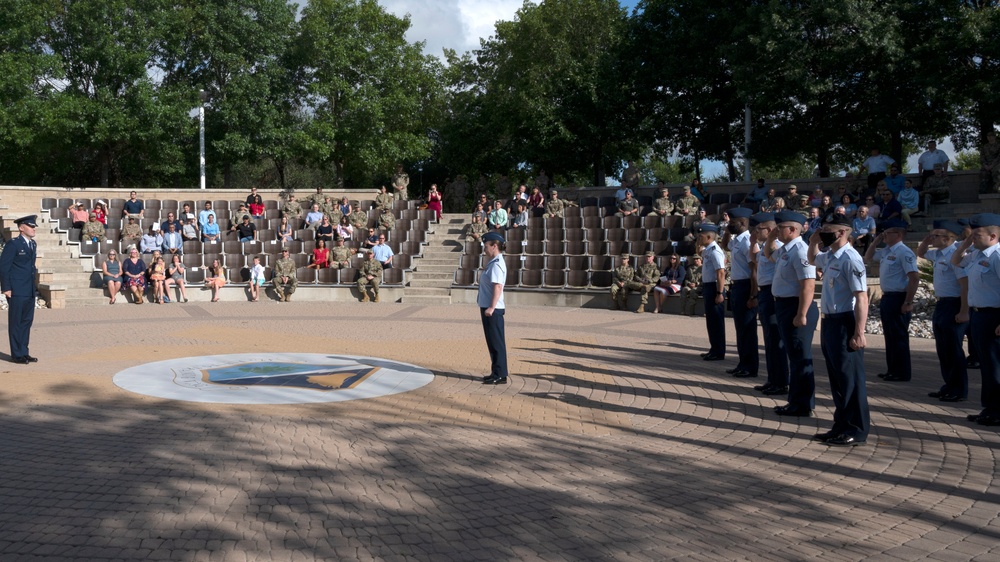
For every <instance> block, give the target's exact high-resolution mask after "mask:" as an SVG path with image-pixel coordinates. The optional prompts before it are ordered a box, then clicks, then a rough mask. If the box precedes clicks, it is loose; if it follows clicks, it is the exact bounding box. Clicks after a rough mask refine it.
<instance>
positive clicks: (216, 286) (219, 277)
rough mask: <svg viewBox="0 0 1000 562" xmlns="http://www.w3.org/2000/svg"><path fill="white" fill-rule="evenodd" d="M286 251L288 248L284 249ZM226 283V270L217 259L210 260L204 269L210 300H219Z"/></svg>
mask: <svg viewBox="0 0 1000 562" xmlns="http://www.w3.org/2000/svg"><path fill="white" fill-rule="evenodd" d="M285 251H286V252H287V251H288V250H285ZM225 285H226V272H225V271H223V269H222V264H221V263H219V260H212V265H211V266H210V267H208V268H206V269H205V287H207V288H209V289H211V290H212V302H219V298H220V297H221V296H222V293H221V292H220V291H221V290H222V287H224V286H225Z"/></svg>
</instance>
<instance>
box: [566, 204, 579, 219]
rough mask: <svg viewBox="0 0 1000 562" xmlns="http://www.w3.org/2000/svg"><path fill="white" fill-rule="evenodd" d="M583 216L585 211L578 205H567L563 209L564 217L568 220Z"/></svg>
mask: <svg viewBox="0 0 1000 562" xmlns="http://www.w3.org/2000/svg"><path fill="white" fill-rule="evenodd" d="M582 215H583V210H582V209H580V207H579V206H578V205H566V208H565V209H563V216H564V217H566V218H570V217H579V216H582Z"/></svg>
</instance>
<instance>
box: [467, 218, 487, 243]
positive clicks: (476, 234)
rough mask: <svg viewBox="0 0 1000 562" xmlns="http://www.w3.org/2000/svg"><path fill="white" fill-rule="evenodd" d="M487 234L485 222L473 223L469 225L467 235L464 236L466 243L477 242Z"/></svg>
mask: <svg viewBox="0 0 1000 562" xmlns="http://www.w3.org/2000/svg"><path fill="white" fill-rule="evenodd" d="M487 232H489V229H488V228H487V227H486V223H485V222H474V223H472V224H470V225H469V233H468V234H467V235H466V236H465V240H466V241H467V242H477V241H479V240H480V239H481V238H482V237H483V235H484V234H486V233H487Z"/></svg>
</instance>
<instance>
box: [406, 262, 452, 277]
mask: <svg viewBox="0 0 1000 562" xmlns="http://www.w3.org/2000/svg"><path fill="white" fill-rule="evenodd" d="M456 269H458V264H456V263H452V264H451V265H424V264H422V263H416V264H414V267H413V270H414V271H415V272H420V273H421V274H423V273H447V274H449V275H451V274H453V273H455V270H456Z"/></svg>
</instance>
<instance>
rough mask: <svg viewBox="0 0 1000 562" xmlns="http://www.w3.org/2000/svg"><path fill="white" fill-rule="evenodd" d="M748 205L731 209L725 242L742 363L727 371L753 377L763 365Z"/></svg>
mask: <svg viewBox="0 0 1000 562" xmlns="http://www.w3.org/2000/svg"><path fill="white" fill-rule="evenodd" d="M751 214H753V213H752V212H751V211H750V209H747V208H746V207H734V208H732V209H730V210H729V219H730V220H729V224H728V225H727V226H726V230H727V232H726V236H725V237H724V238H723V240H722V245H723V246H726V249H728V250H729V254H730V260H731V265H730V268H731V269H730V277H731V278H732V281H733V282H732V285H730V287H729V291H730V293H729V300H730V302H731V303H732V309H733V311H732V312H733V326H734V327H735V328H736V350H737V354H738V355H739V363H737V364H736V367H734V368H732V369H728V370H727V371H726V373H727V374H730V375H733V376H734V377H736V378H753V377H756V376H757V371H758V369H759V368H760V358H759V356H758V354H757V296H758V295H757V291H756V289H754V286H753V265H752V264H751V262H750V244H751V242H750V215H751Z"/></svg>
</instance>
